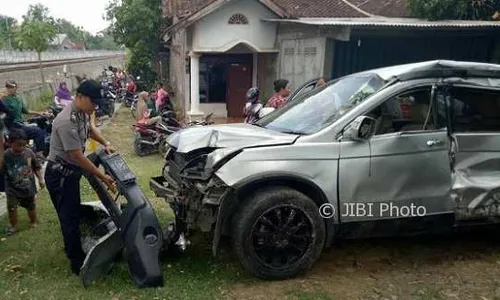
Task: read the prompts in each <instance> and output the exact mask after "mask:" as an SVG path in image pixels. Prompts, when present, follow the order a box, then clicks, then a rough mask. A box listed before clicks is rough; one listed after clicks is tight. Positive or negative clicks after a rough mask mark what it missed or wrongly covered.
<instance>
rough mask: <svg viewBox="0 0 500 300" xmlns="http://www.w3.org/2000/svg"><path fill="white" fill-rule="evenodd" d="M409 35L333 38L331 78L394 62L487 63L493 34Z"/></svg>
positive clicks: (493, 38)
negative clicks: (455, 61)
mask: <svg viewBox="0 0 500 300" xmlns="http://www.w3.org/2000/svg"><path fill="white" fill-rule="evenodd" d="M415 35H416V36H413V37H394V36H390V37H383V36H382V37H380V36H378V37H370V36H366V35H364V36H351V39H350V41H349V42H342V41H335V47H334V51H335V52H334V59H333V64H334V65H333V74H332V78H337V77H339V76H343V75H347V74H351V73H354V72H359V71H363V70H368V69H372V68H379V67H385V66H390V65H396V64H405V63H413V62H419V61H426V60H435V59H451V60H463V61H476V62H489V61H491V56H492V51H493V49H494V45H495V37H494V36H493V35H491V34H488V35H467V36H457V35H451V36H450V35H449V34H448V35H439V36H428V35H427V36H426V35H420V36H418V34H415Z"/></svg>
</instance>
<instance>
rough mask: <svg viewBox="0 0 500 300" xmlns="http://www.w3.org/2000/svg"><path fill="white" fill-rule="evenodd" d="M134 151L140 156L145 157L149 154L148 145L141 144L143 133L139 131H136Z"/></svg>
mask: <svg viewBox="0 0 500 300" xmlns="http://www.w3.org/2000/svg"><path fill="white" fill-rule="evenodd" d="M134 153H135V155H137V156H139V157H143V156H146V155H148V154H149V151H148V150H147V148H146V147H144V146H143V145H142V144H141V135H140V134H139V133H137V132H136V133H134Z"/></svg>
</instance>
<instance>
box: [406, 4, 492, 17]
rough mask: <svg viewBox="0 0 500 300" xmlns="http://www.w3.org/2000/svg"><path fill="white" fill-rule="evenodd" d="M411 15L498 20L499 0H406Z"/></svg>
mask: <svg viewBox="0 0 500 300" xmlns="http://www.w3.org/2000/svg"><path fill="white" fill-rule="evenodd" d="M408 8H409V9H410V11H411V14H412V16H413V17H417V18H424V19H429V20H485V21H491V20H498V19H500V0H408Z"/></svg>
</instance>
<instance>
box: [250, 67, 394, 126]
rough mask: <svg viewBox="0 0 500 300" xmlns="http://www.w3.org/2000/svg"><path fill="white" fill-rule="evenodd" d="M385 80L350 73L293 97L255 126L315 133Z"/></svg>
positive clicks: (381, 84)
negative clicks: (321, 86)
mask: <svg viewBox="0 0 500 300" xmlns="http://www.w3.org/2000/svg"><path fill="white" fill-rule="evenodd" d="M385 83H386V82H385V81H384V80H383V79H382V78H380V77H379V76H378V75H376V74H358V75H351V76H347V77H344V78H341V79H339V80H338V81H336V82H332V83H329V84H328V85H327V86H325V87H324V88H317V89H315V90H313V91H311V92H310V93H306V94H304V95H301V96H299V97H297V98H295V99H292V100H291V101H290V102H288V103H287V104H286V105H285V106H283V107H281V108H280V109H277V110H275V111H273V112H271V113H269V114H268V115H266V116H264V117H263V118H262V119H261V120H259V121H257V122H256V123H255V125H257V126H260V127H265V128H267V129H271V130H275V131H280V132H284V133H293V134H301V135H307V134H313V133H316V132H318V131H320V130H322V129H323V128H325V127H327V126H329V125H331V124H333V122H335V121H336V120H338V119H339V118H340V117H341V116H342V115H344V114H345V113H346V112H347V111H349V110H351V109H352V108H354V107H355V106H357V105H359V104H360V103H362V102H363V101H364V100H365V99H366V98H368V96H370V95H372V94H374V93H375V92H377V91H378V90H379V89H381V88H382V87H383V86H384V84H385Z"/></svg>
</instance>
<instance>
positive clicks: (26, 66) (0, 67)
mask: <svg viewBox="0 0 500 300" xmlns="http://www.w3.org/2000/svg"><path fill="white" fill-rule="evenodd" d="M121 56H123V55H109V56H100V57H84V58H72V59H61V60H47V61H43V62H42V66H43V67H44V68H46V67H57V66H62V65H66V64H79V63H85V62H90V61H99V60H107V59H110V58H115V57H121ZM39 67H40V66H39V64H38V62H22V63H13V64H0V73H7V72H13V71H24V70H32V69H38V68H39Z"/></svg>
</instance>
